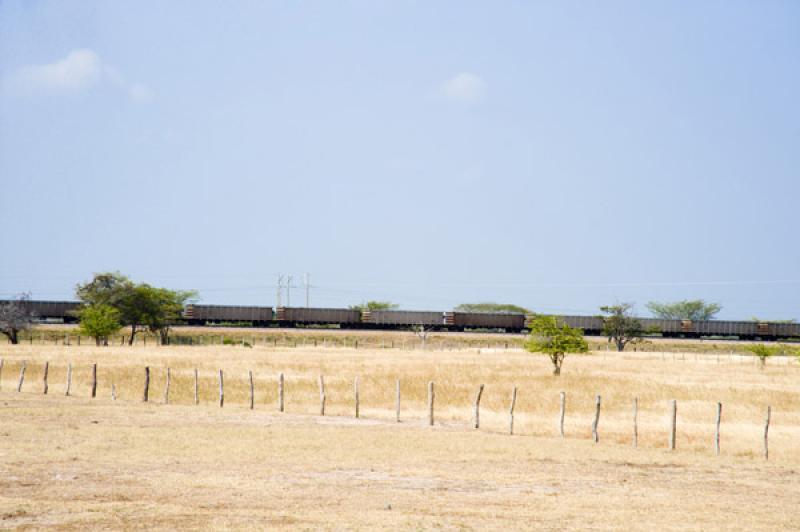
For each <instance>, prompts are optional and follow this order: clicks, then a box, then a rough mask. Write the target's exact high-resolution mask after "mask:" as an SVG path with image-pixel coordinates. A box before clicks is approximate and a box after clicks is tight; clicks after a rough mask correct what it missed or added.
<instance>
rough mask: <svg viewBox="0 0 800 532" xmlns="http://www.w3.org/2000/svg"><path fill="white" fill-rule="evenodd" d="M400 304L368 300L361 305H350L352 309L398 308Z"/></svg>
mask: <svg viewBox="0 0 800 532" xmlns="http://www.w3.org/2000/svg"><path fill="white" fill-rule="evenodd" d="M397 307H398V305H396V304H395V303H392V302H390V301H367V302H366V303H361V304H360V305H350V307H349V308H350V310H362V311H363V310H393V309H396V308H397Z"/></svg>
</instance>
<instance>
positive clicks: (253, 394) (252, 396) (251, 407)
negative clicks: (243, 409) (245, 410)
mask: <svg viewBox="0 0 800 532" xmlns="http://www.w3.org/2000/svg"><path fill="white" fill-rule="evenodd" d="M247 373H248V374H249V375H250V410H252V409H253V406H254V403H255V397H254V396H255V393H254V392H255V390H254V388H253V372H252V371H248V372H247Z"/></svg>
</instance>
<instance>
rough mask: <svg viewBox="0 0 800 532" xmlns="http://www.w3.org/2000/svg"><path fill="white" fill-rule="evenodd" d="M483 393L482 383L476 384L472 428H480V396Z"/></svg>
mask: <svg viewBox="0 0 800 532" xmlns="http://www.w3.org/2000/svg"><path fill="white" fill-rule="evenodd" d="M482 395H483V384H481V385H480V386H478V393H477V394H476V395H475V424H474V425H473V428H476V429H477V428H480V425H481V419H480V416H481V396H482Z"/></svg>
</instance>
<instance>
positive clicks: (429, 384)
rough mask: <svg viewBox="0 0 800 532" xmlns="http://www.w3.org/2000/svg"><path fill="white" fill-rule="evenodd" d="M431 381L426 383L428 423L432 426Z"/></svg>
mask: <svg viewBox="0 0 800 532" xmlns="http://www.w3.org/2000/svg"><path fill="white" fill-rule="evenodd" d="M433 399H434V391H433V381H430V382H429V383H428V425H430V426H433Z"/></svg>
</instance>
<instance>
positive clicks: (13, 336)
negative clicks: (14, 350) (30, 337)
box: [8, 329, 19, 345]
mask: <svg viewBox="0 0 800 532" xmlns="http://www.w3.org/2000/svg"><path fill="white" fill-rule="evenodd" d="M18 333H19V331H18V330H16V329H11V330H10V331H9V333H8V339H9V340H11V344H12V345H17V344H18V343H19V337H18V336H17V335H18Z"/></svg>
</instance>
